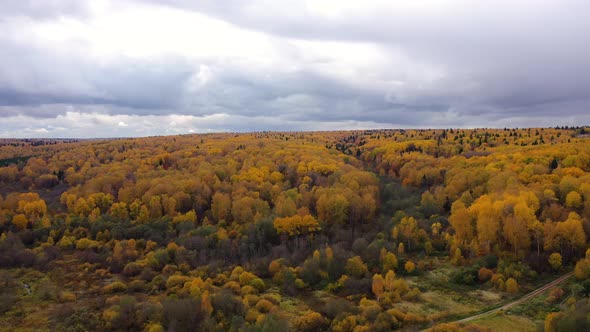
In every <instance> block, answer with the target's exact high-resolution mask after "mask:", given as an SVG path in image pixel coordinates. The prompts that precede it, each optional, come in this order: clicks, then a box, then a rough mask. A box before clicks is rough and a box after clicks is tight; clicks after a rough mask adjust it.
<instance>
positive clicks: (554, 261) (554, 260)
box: [549, 252, 561, 270]
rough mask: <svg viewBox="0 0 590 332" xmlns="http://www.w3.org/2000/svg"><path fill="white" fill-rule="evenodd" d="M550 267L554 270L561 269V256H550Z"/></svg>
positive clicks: (556, 254) (554, 254)
mask: <svg viewBox="0 0 590 332" xmlns="http://www.w3.org/2000/svg"><path fill="white" fill-rule="evenodd" d="M549 265H551V267H552V268H553V269H554V270H559V268H561V255H560V254H559V253H557V252H554V253H552V254H551V255H549Z"/></svg>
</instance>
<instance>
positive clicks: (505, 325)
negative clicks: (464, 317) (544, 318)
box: [470, 314, 538, 332]
mask: <svg viewBox="0 0 590 332" xmlns="http://www.w3.org/2000/svg"><path fill="white" fill-rule="evenodd" d="M470 323H473V324H477V325H481V326H486V327H489V328H491V329H492V330H494V331H519V332H534V331H538V326H537V323H536V322H535V321H532V320H531V319H529V318H527V317H522V316H514V315H508V314H493V315H488V316H485V317H482V318H480V319H476V320H473V321H471V322H470Z"/></svg>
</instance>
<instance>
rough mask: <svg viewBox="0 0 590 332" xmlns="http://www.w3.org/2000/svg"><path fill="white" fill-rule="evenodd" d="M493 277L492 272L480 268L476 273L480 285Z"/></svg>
mask: <svg viewBox="0 0 590 332" xmlns="http://www.w3.org/2000/svg"><path fill="white" fill-rule="evenodd" d="M493 275H494V271H492V270H490V269H488V268H485V267H482V268H481V269H479V271H477V278H478V279H479V282H481V283H484V282H487V281H488V280H490V279H492V276H493Z"/></svg>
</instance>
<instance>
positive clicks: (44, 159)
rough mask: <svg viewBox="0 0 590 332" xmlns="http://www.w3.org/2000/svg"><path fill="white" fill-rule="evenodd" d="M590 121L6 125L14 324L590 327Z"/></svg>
mask: <svg viewBox="0 0 590 332" xmlns="http://www.w3.org/2000/svg"><path fill="white" fill-rule="evenodd" d="M587 131H588V129H587V128H583V127H575V128H530V129H473V130H472V129H447V130H367V131H342V132H258V133H241V134H230V133H227V134H203V135H182V136H166V137H149V138H127V139H109V140H0V234H1V236H0V292H1V294H0V330H10V331H15V330H23V331H25V330H30V329H40V330H60V331H87V330H135V331H150V332H155V331H228V330H229V331H279V330H283V331H287V330H293V331H324V330H330V331H355V332H360V331H390V330H394V329H402V330H410V331H412V330H418V329H424V328H431V329H432V331H449V330H454V331H463V330H466V331H487V330H489V329H490V328H492V329H493V326H492V327H490V326H489V325H486V324H477V323H473V324H457V323H452V322H453V321H454V320H456V319H457V318H461V317H463V316H467V315H469V314H471V313H473V312H477V311H478V310H481V309H485V308H486V307H489V306H493V305H495V304H497V303H501V302H502V301H505V300H510V299H513V298H516V297H518V296H520V295H523V294H525V293H526V292H527V291H530V290H532V289H535V288H536V287H538V286H539V285H541V284H543V283H545V282H547V281H550V280H553V279H555V278H557V277H558V276H559V275H562V274H565V273H567V272H569V271H574V278H572V280H571V281H570V282H569V283H568V284H567V285H566V286H563V287H558V288H555V289H554V290H552V291H551V294H549V295H548V296H547V297H546V299H545V300H544V301H546V302H543V303H540V305H539V306H538V307H535V308H532V309H530V310H528V311H527V312H521V313H520V314H521V316H523V317H526V319H527V320H528V321H530V322H532V324H537V326H539V327H540V328H541V329H543V328H544V329H545V330H547V331H571V330H572V328H573V329H578V330H580V328H582V329H583V328H584V327H588V328H590V325H589V324H590V322H589V320H588V317H589V316H588V313H590V302H589V300H588V294H590V279H588V277H589V275H590V251H588V252H587V249H588V236H590V139H589V138H588V133H587ZM469 301H471V302H469ZM523 319H525V318H523ZM584 324H585V325H584Z"/></svg>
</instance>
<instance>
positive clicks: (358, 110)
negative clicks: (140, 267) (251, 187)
mask: <svg viewBox="0 0 590 332" xmlns="http://www.w3.org/2000/svg"><path fill="white" fill-rule="evenodd" d="M589 32H590V2H588V1H587V0H579V1H569V0H555V1H543V0H534V1H533V0H531V1H526V0H519V1H513V0H509V1H508V0H506V1H504V0H497V1H473V0H463V1H450V0H449V1H445V0H403V1H402V0H399V1H392V0H383V1H379V0H376V1H373V0H363V1H357V0H354V1H348V0H309V1H295V0H293V1H291V0H285V1H280V0H261V1H244V0H227V1H222V0H201V1H189V0H186V1H184V0H162V1H156V0H153V1H147V0H146V1H133V0H117V1H114V0H113V1H108V0H98V1H87V2H85V1H80V0H20V1H13V0H0V137H113V136H148V135H166V134H176V133H191V132H210V131H260V130H333V129H360V128H442V127H445V128H447V127H505V126H508V127H525V126H555V125H582V124H590V42H588V40H589V38H590V37H589V36H588V35H589Z"/></svg>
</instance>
